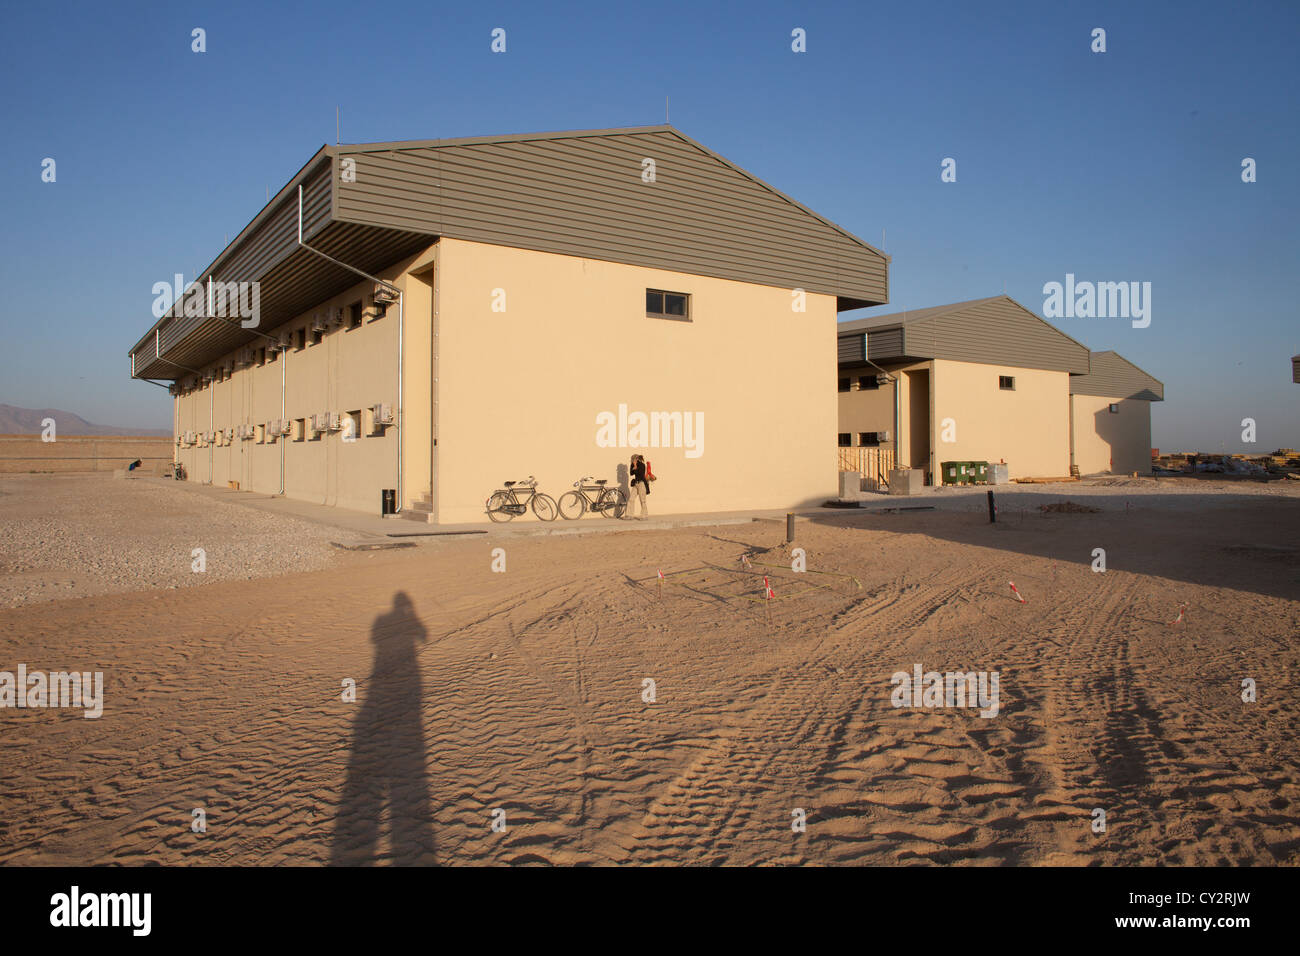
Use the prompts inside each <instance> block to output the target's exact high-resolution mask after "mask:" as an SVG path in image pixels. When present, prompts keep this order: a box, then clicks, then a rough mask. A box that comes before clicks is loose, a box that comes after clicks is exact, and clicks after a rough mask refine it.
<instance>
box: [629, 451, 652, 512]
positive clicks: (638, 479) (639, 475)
mask: <svg viewBox="0 0 1300 956" xmlns="http://www.w3.org/2000/svg"><path fill="white" fill-rule="evenodd" d="M628 471H629V472H630V473H631V475H632V484H631V485H629V486H628V490H629V491H630V492H631V494H630V495H629V496H628V502H627V517H629V518H635V517H637V516H636V515H634V514H633V513H632V512H633V511H634V510H636V504H637V502H638V501H639V502H640V503H641V516H640V519H639V520H641V521H644V520H645V519H646V518H648V517H650V509H649V508H647V507H646V503H645V496H646V495H648V494H649V493H650V483H649V482H648V481H646V479H645V459H644V458H642V457H641V456H640V455H633V456H632V461H631V463H630V464H629V465H628Z"/></svg>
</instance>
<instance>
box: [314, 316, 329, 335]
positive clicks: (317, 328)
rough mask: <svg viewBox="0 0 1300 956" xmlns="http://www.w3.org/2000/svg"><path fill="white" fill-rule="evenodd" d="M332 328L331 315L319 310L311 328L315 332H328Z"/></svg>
mask: <svg viewBox="0 0 1300 956" xmlns="http://www.w3.org/2000/svg"><path fill="white" fill-rule="evenodd" d="M329 329H330V315H329V313H328V312H317V313H316V314H315V315H314V316H312V319H311V330H312V331H313V332H328V331H329Z"/></svg>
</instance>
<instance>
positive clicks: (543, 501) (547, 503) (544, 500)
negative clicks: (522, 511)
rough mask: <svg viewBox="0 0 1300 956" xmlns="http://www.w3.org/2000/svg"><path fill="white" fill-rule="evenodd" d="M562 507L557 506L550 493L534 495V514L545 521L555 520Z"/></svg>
mask: <svg viewBox="0 0 1300 956" xmlns="http://www.w3.org/2000/svg"><path fill="white" fill-rule="evenodd" d="M559 512H560V509H559V508H557V507H556V506H555V499H554V498H552V497H551V496H550V495H543V494H536V495H533V514H535V515H537V517H539V518H541V519H542V520H543V521H554V520H555V516H556V515H557V514H559Z"/></svg>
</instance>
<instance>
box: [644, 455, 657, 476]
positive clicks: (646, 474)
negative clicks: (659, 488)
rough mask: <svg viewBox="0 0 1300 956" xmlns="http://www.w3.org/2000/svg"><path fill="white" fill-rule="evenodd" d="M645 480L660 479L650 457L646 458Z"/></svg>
mask: <svg viewBox="0 0 1300 956" xmlns="http://www.w3.org/2000/svg"><path fill="white" fill-rule="evenodd" d="M645 480H646V481H658V480H659V479H657V478H656V477H655V473H654V471H653V470H652V469H651V468H650V459H649V458H647V459H646V460H645Z"/></svg>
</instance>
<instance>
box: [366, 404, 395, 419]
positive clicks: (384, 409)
mask: <svg viewBox="0 0 1300 956" xmlns="http://www.w3.org/2000/svg"><path fill="white" fill-rule="evenodd" d="M370 410H371V411H372V412H373V413H374V415H375V424H376V425H391V424H393V406H392V405H388V404H385V403H383V402H380V403H379V404H378V405H371V406H370Z"/></svg>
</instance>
